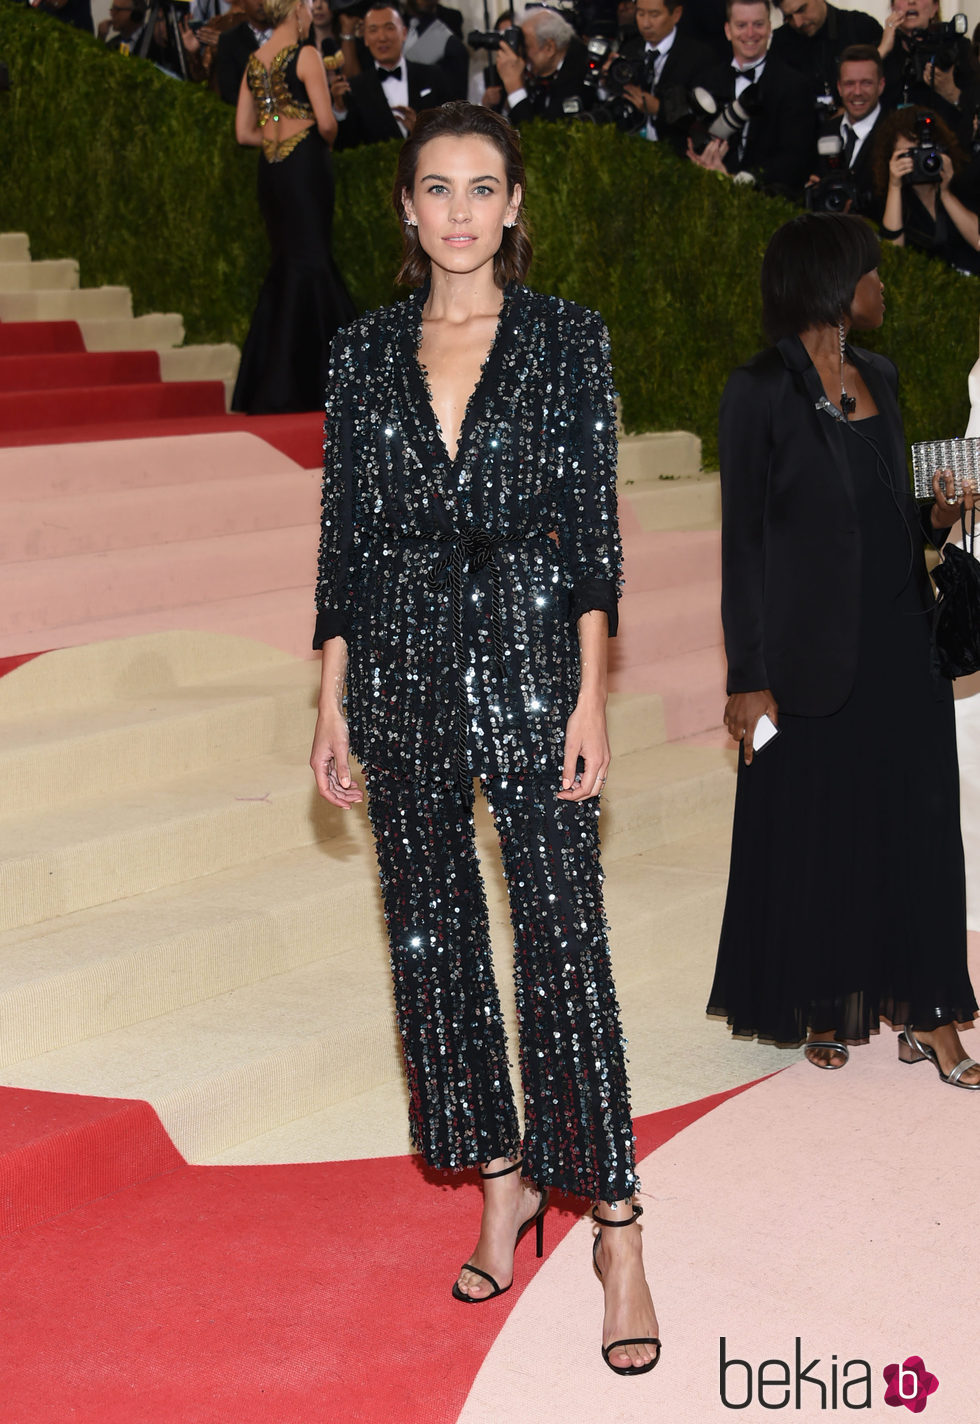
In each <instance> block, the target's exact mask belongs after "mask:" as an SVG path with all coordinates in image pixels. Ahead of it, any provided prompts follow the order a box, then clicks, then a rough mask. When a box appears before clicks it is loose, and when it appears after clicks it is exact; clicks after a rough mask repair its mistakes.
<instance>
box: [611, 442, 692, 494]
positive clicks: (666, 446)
mask: <svg viewBox="0 0 980 1424" xmlns="http://www.w3.org/2000/svg"><path fill="white" fill-rule="evenodd" d="M700 469H701V441H700V440H699V439H698V437H697V436H696V435H692V434H691V433H690V432H689V431H687V430H657V431H651V432H649V433H647V434H643V435H621V436H620V438H619V486H620V490H621V491H623V492H624V493H628V492H629V489H630V487H631V486H634V485H639V486H644V485H647V484H649V483H650V482H651V481H653V480H659V479H665V478H666V479H677V478H680V477H684V476H690V475H696V474H697V473H698V471H699V470H700Z"/></svg>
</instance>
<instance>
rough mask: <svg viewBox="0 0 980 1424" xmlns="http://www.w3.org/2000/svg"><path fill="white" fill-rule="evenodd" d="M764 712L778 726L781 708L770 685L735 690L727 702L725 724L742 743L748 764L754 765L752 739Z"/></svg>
mask: <svg viewBox="0 0 980 1424" xmlns="http://www.w3.org/2000/svg"><path fill="white" fill-rule="evenodd" d="M763 713H765V714H766V716H768V717H769V718H770V719H771V720H772V722H773V724H774V725H775V726H777V727H778V725H779V708H778V707H777V706H776V699H775V698H774V697H773V695H772V693H771V692H770V691H769V689H768V687H766V688H763V689H762V691H761V692H733V693H732V695H731V697H729V699H728V701H727V702H726V703H725V726H726V727H727V728H728V735H729V736H730V737H734V739H735V741H736V742H741V743H742V755H743V756H744V757H745V765H746V766H751V765H752V756H753V750H752V739H753V737H754V736H755V726H756V723H757V722H758V720H759V718H760V717H761V716H762V715H763Z"/></svg>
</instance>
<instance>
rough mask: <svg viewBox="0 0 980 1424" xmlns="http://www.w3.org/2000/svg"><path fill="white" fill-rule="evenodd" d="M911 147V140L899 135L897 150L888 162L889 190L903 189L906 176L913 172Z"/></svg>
mask: <svg viewBox="0 0 980 1424" xmlns="http://www.w3.org/2000/svg"><path fill="white" fill-rule="evenodd" d="M911 145H912V140H911V139H909V138H905V136H904V135H901V134H900V135H899V138H898V142H897V143H896V145H895V150H894V152H893V153H892V156H891V158H890V159H889V161H888V186H889V188H901V186H902V178H903V177H904V175H905V174H906V173H911V172H912V153H911Z"/></svg>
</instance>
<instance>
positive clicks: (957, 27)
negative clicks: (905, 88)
mask: <svg viewBox="0 0 980 1424" xmlns="http://www.w3.org/2000/svg"><path fill="white" fill-rule="evenodd" d="M969 28H970V22H969V20H968V19H967V17H966V16H965V15H962V14H960V15H954V16H953V18H952V19H951V20H945V21H943V20H939V21H937V22H936V24H934V25H930V26H929V28H928V29H925V30H913V31H912V33H911V34H910V35H906V44H907V45H908V46H909V58H908V61H907V67H908V69H909V70H910V71H911V72H910V73H909V74H908V78H909V79H911V78H913V77H914V78H915V79H916V80H918V81H919V82H920V83H921V82H922V80H923V79H924V78H925V67H926V65H927V64H931V65H933V66H934V67H935V68H936V69H955V67H956V62H957V60H958V59H959V57H960V43H959V41H960V40H961V39H962V38H963V36H964V35H965V34H967V33H968V32H969Z"/></svg>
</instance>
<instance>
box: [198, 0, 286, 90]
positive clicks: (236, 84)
mask: <svg viewBox="0 0 980 1424" xmlns="http://www.w3.org/2000/svg"><path fill="white" fill-rule="evenodd" d="M242 9H243V10H244V11H245V19H244V21H243V22H242V24H240V25H235V27H234V29H230V30H225V32H224V34H223V35H222V36H221V38H220V39H219V40H218V48H217V50H216V51H215V56H214V71H213V74H212V80H213V83H214V87H215V88H216V89H217V91H218V93H219V94H220V95H221V98H222V99H224V101H225V103H226V104H237V103H238V91H239V89H240V88H241V87H242V75H243V74H244V73H245V69H246V67H247V65H248V58H249V55H251V54H254V53H255V51H256V50H257V49H258V47H259V45H260V44H265V42H266V40H267V39H268V38H269V36H270V35H271V33H272V29H271V27H270V25H269V21H268V19H267V18H266V13H265V10H264V9H263V8H262V0H242Z"/></svg>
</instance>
